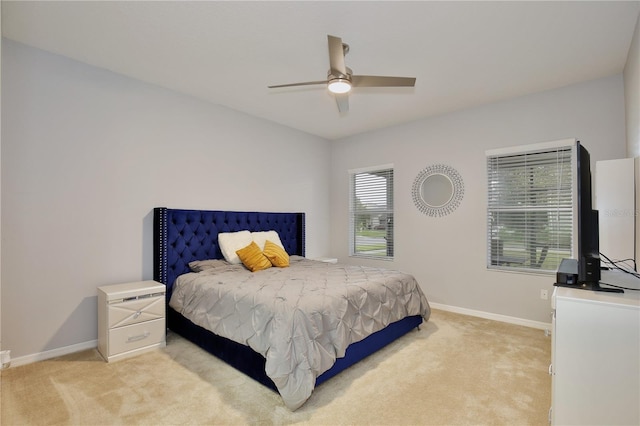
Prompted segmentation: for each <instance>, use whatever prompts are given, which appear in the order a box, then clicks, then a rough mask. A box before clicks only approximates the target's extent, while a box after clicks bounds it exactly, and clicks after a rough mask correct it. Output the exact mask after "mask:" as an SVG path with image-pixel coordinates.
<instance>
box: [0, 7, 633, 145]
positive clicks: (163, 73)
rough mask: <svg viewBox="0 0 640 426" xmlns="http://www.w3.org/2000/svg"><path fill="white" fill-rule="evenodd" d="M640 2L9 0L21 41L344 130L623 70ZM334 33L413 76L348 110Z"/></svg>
mask: <svg viewBox="0 0 640 426" xmlns="http://www.w3.org/2000/svg"><path fill="white" fill-rule="evenodd" d="M639 13H640V1H633V2H615V1H605V2H587V1H585V2H582V1H570V2H545V1H540V2H537V1H536V2H484V1H471V2H455V1H454V2H419V1H411V2H394V1H387V2H383V1H374V2H368V1H354V2H343V1H339V2H329V1H318V2H312V1H296V2H270V1H261V2H239V1H217V2H214V1H162V2H148V1H135V2H134V1H115V2H102V1H88V2H73V1H61V2H57V1H45V2H35V1H19V2H11V1H5V0H3V1H2V34H3V36H4V37H7V38H9V39H12V40H16V41H19V42H22V43H25V44H27V45H31V46H34V47H37V48H40V49H44V50H47V51H51V52H54V53H58V54H60V55H64V56H68V57H70V58H73V59H75V60H78V61H81V62H85V63H87V64H91V65H94V66H97V67H101V68H106V69H108V70H111V71H114V72H117V73H121V74H124V75H127V76H130V77H133V78H136V79H140V80H143V81H147V82H150V83H153V84H157V85H160V86H163V87H166V88H168V89H171V90H175V91H177V92H181V93H185V94H188V95H192V96H195V97H197V98H200V99H203V100H206V101H210V102H212V103H214V104H218V105H223V106H225V107H229V108H232V109H234V110H237V111H242V112H245V113H247V114H251V115H253V116H257V117H261V118H264V119H266V120H270V121H273V122H276V123H280V124H283V125H285V126H288V127H292V128H295V129H299V130H302V131H304V132H307V133H310V134H314V135H318V136H321V137H323V138H326V139H331V140H333V139H339V138H344V137H347V136H350V135H354V134H358V133H362V132H367V131H371V130H374V129H377V128H381V127H387V126H392V125H395V124H399V123H404V122H408V121H412V120H417V119H420V118H424V117H429V116H434V115H439V114H443V113H447V112H451V111H456V110H461V109H464V108H469V107H473V106H477V105H481V104H486V103H491V102H496V101H500V100H504V99H509V98H513V97H517V96H522V95H526V94H530V93H535V92H540V91H544V90H549V89H554V88H558V87H562V86H566V85H569V84H573V83H577V82H581V81H587V80H592V79H596V78H600V77H603V76H608V75H613V74H618V73H621V72H622V70H623V68H624V65H625V61H626V58H627V54H628V50H629V46H630V44H631V40H632V37H633V31H634V28H635V24H636V21H637V19H638V14H639ZM327 34H331V35H335V36H338V37H342V39H343V42H345V43H348V44H349V45H350V52H349V54H348V55H347V57H346V64H347V66H349V67H350V68H352V69H353V71H354V74H369V75H398V76H407V77H416V78H417V81H416V86H415V88H354V89H353V91H352V93H351V95H350V99H349V102H350V111H349V112H348V113H339V112H338V109H337V107H336V104H335V101H334V99H333V97H332V95H330V94H329V92H328V91H327V89H326V87H324V86H306V87H298V88H287V89H267V86H268V85H274V84H283V83H294V82H300V81H308V80H323V79H325V78H326V73H327V70H328V68H329V58H328V48H327Z"/></svg>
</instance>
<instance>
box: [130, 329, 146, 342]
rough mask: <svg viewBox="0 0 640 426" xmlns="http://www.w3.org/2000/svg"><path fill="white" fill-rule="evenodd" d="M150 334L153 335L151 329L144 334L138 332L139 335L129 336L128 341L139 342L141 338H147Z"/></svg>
mask: <svg viewBox="0 0 640 426" xmlns="http://www.w3.org/2000/svg"><path fill="white" fill-rule="evenodd" d="M150 335H151V332H150V331H145V332H144V333H142V334H138V335H137V336H129V337H128V338H127V343H131V342H137V341H139V340H142V339H146V338H147V337H149V336H150Z"/></svg>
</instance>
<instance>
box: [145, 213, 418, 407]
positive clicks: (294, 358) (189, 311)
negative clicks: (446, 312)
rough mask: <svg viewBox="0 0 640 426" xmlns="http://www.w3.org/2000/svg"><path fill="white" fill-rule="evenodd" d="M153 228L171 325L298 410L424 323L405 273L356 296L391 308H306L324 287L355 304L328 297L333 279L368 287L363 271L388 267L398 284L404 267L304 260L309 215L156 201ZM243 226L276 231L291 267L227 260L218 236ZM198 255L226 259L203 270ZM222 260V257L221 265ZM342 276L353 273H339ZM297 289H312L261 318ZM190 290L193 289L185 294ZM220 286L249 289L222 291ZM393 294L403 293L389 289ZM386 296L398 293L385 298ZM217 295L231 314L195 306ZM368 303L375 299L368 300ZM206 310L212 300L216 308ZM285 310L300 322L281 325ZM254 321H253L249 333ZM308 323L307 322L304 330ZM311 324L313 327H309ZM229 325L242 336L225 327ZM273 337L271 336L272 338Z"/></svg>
mask: <svg viewBox="0 0 640 426" xmlns="http://www.w3.org/2000/svg"><path fill="white" fill-rule="evenodd" d="M153 228H154V233H153V234H154V239H153V243H154V244H153V245H154V249H153V251H154V279H155V280H156V281H159V282H161V283H163V284H165V285H166V286H167V292H166V294H167V326H168V328H169V329H171V330H172V331H173V332H175V333H178V334H180V335H181V336H183V337H185V338H187V339H188V340H190V341H192V342H194V343H195V344H197V345H198V346H200V347H202V348H203V349H205V350H207V351H208V352H210V353H212V354H213V355H215V356H217V357H218V358H220V359H222V360H223V361H225V362H226V363H228V364H230V365H231V366H233V367H235V368H236V369H238V370H240V371H242V372H243V373H245V374H247V375H249V376H250V377H252V378H253V379H255V380H257V381H258V382H260V383H262V384H263V385H265V386H267V387H269V388H271V389H274V390H276V391H277V392H279V393H280V395H281V396H282V398H283V401H284V403H285V405H286V406H287V407H288V408H290V409H292V410H295V409H297V408H298V407H300V406H301V405H302V404H304V402H305V401H306V399H308V397H309V396H310V395H311V392H312V390H313V388H314V387H315V386H317V385H319V384H321V383H322V382H324V381H326V380H327V379H329V378H331V377H333V376H335V375H336V374H337V373H339V372H340V371H342V370H344V369H346V368H348V367H349V366H351V365H353V364H355V363H356V362H358V361H359V360H361V359H363V358H365V357H366V356H368V355H370V354H371V353H373V352H376V351H377V350H379V349H381V348H382V347H384V346H386V345H387V344H388V343H390V342H392V341H393V340H395V339H397V338H399V337H401V336H403V335H404V334H406V333H408V332H409V331H411V330H413V329H415V328H417V327H418V326H419V325H420V324H421V323H422V321H423V320H426V319H428V317H429V314H430V308H429V305H428V302H427V300H426V298H425V297H424V295H423V294H422V292H421V290H420V288H419V286H418V285H417V283H415V279H413V277H412V276H410V275H406V274H402V276H401V277H400V278H399V280H400V281H401V283H398V284H397V285H396V284H393V285H396V286H397V288H396V287H393V286H392V285H391V284H390V285H386V284H385V285H384V286H382V289H381V290H375V291H374V293H375V292H377V293H375V294H374V293H371V290H366V291H367V292H369V293H371V294H374V297H371V296H370V295H367V296H364V297H363V296H356V297H359V298H360V299H359V300H363V301H364V300H365V299H369V300H374V301H375V302H376V304H377V306H378V311H381V312H384V314H381V315H378V314H375V315H374V314H371V313H365V312H364V311H363V312H362V313H361V312H360V311H354V312H351V313H349V312H343V314H346V315H348V319H345V318H338V319H334V316H336V315H337V314H336V315H333V314H332V315H331V316H327V315H325V314H324V312H325V311H326V310H327V309H325V308H324V307H320V308H318V307H313V308H309V309H310V310H312V311H313V312H312V313H308V314H305V313H304V311H305V309H306V308H304V309H303V308H302V306H303V305H309V306H311V302H309V303H307V302H306V301H310V300H315V299H317V297H316V295H318V294H320V293H322V294H324V296H323V299H324V300H329V299H332V300H333V299H335V300H337V301H338V303H340V304H341V305H340V306H348V307H349V309H351V306H352V305H354V304H356V305H357V304H358V302H353V301H349V303H347V302H344V301H343V300H342V298H343V296H338V297H336V296H331V295H330V293H329V292H330V291H334V290H333V289H334V288H335V286H334V285H333V284H331V282H333V281H336V280H341V279H344V280H350V281H351V282H352V283H351V284H349V288H350V289H352V288H354V287H361V285H360V284H358V285H357V286H354V285H353V281H354V280H355V281H357V282H358V283H360V282H362V281H361V280H362V277H363V276H369V274H374V273H376V274H377V273H381V274H383V275H384V278H382V279H383V280H384V281H389V282H390V283H391V282H392V280H396V275H397V274H401V273H400V272H397V271H391V270H384V269H377V268H362V267H351V266H346V265H332V264H329V263H325V262H319V261H312V260H309V259H307V258H305V257H304V256H305V215H304V213H268V212H235V211H217V210H216V211H213V210H183V209H169V208H165V207H158V208H155V209H154V219H153ZM239 231H242V232H245V231H249V233H251V234H252V235H258V234H261V233H266V232H267V231H268V232H270V233H273V232H275V233H276V235H277V237H279V239H280V241H278V244H279V245H280V246H281V247H282V248H283V249H284V251H286V253H287V254H288V255H289V256H290V263H289V264H288V265H287V266H288V267H281V268H278V267H273V268H269V269H266V270H263V271H259V272H255V273H252V272H250V271H249V270H247V269H246V268H245V267H244V266H243V265H228V264H226V262H224V261H222V259H224V255H223V253H222V250H221V247H220V243H219V238H218V236H219V234H222V236H225V235H231V234H233V233H240V232H239ZM269 235H271V234H269ZM221 240H222V238H221ZM268 244H269V243H268ZM265 252H266V251H265ZM194 261H208V262H211V263H215V264H216V268H217V267H218V266H220V265H222V267H221V268H220V269H215V270H212V269H205V270H204V271H203V272H200V273H196V272H193V271H192V268H191V267H190V266H189V264H190V263H191V264H192V267H193V262H194ZM216 262H220V265H218V264H217V263H216ZM204 263H206V262H204ZM376 271H379V272H376ZM317 274H322V277H321V278H316V277H317ZM343 275H346V276H348V277H347V278H341V276H343ZM274 277H275V278H274ZM354 277H355V278H354ZM259 279H264V280H265V282H264V283H263V282H262V281H258V280H259ZM234 280H238V281H234ZM269 280H272V281H274V282H277V283H279V284H278V286H277V288H276V289H272V287H271V284H270V283H269V282H268V281H269ZM283 283H285V284H286V285H284V284H283ZM300 283H302V284H300ZM367 285H368V284H367ZM251 286H254V288H257V289H259V290H260V291H259V292H254V293H250V291H253V290H251V288H252V287H251ZM298 287H304V288H306V289H308V292H309V294H310V295H311V296H305V297H306V298H305V297H302V296H300V297H298V296H296V297H298V299H296V300H298V301H297V302H295V303H297V304H299V305H296V306H294V307H292V308H291V307H286V308H282V312H285V313H282V312H279V313H271V312H269V313H267V314H266V315H269V317H266V316H264V315H265V314H264V306H265V305H274V306H280V304H281V300H284V299H295V297H292V293H291V292H292V291H293V292H296V294H297V292H298V290H297V289H298ZM362 287H364V285H362ZM189 289H192V290H193V292H192V293H188V291H189ZM222 289H224V291H236V292H245V293H243V294H242V295H238V294H239V293H238V294H234V293H232V294H231V295H227V294H226V293H225V294H224V295H223V293H221V292H222ZM204 291H210V292H213V293H211V294H209V295H207V296H205V295H203V294H201V293H203V292H204ZM305 291H307V290H305ZM349 291H351V290H349ZM287 292H288V293H287ZM174 293H175V296H174ZM390 293H397V295H395V296H387V294H390ZM398 295H399V296H398ZM262 297H268V298H269V299H268V300H269V302H265V301H264V299H263V300H262V301H261V299H260V298H262ZM349 297H351V296H349ZM386 297H398V299H397V300H396V299H390V300H389V301H387V300H386V299H384V300H383V298H386ZM214 298H215V299H216V302H215V304H216V305H219V306H227V308H224V309H223V310H224V313H215V314H211V313H207V312H204V313H203V312H200V311H196V308H198V309H199V307H198V306H200V305H203V304H204V305H212V304H214V303H213V302H211V303H210V302H209V301H210V300H213V299H214ZM344 298H346V296H344ZM249 299H251V300H254V299H255V300H254V302H255V301H257V306H249V304H248V303H245V302H244V301H245V300H249ZM225 300H230V301H232V303H233V304H234V307H233V309H232V308H229V305H228V304H227V305H224V304H223V302H224V301H225ZM300 301H305V303H302V302H300ZM313 303H314V304H315V303H316V302H315V301H314V302H313ZM322 303H325V302H322ZM362 304H363V305H365V304H369V305H372V303H369V302H367V303H364V302H363V303H362ZM314 306H315V305H314ZM208 309H209V310H211V309H213V308H212V307H210V306H209V307H208ZM356 309H360V307H356ZM372 309H375V308H372ZM343 310H344V309H343ZM245 311H246V312H245ZM238 312H240V313H238ZM242 312H244V314H243V313H242ZM390 312H391V313H390ZM236 314H238V315H240V314H242V315H245V314H246V315H249V317H250V319H249V320H247V321H248V323H249V325H242V324H241V323H240V322H239V321H240V320H238V318H236V317H235V316H234V315H236ZM341 315H342V314H341ZM360 315H361V316H362V317H360ZM285 316H286V317H287V321H289V320H290V319H291V318H293V319H291V320H292V321H294V320H295V321H297V323H296V324H297V325H286V326H282V325H280V324H282V323H283V321H284V320H283V318H284V317H285ZM378 316H379V317H380V318H378ZM222 317H225V321H231V322H230V323H229V324H235V325H233V326H232V325H219V324H222V323H221V318H222ZM356 317H357V323H356V320H355V319H353V320H352V318H356ZM382 317H384V318H382ZM233 321H235V323H233ZM346 322H349V323H348V324H346ZM329 323H331V324H329ZM300 324H304V326H302V325H300ZM308 324H311V325H310V326H309V325H308ZM267 325H268V327H267ZM247 327H253V329H252V330H248V331H247ZM287 327H289V328H291V329H294V328H295V329H296V331H295V333H294V332H291V333H292V335H293V336H294V337H287V336H285V335H283V334H282V333H283V330H286V329H287ZM301 328H305V330H302V331H300V332H298V331H297V330H298V329H301ZM307 328H308V329H310V330H311V331H307V330H306V329H307ZM322 328H326V330H325V331H323V330H320V329H322ZM229 330H231V331H229ZM227 332H230V333H237V334H238V335H234V334H230V335H227V334H226V333H227ZM328 336H329V337H328ZM336 336H338V337H336ZM268 339H271V340H272V341H273V342H271V341H267V340H268ZM346 339H348V340H349V341H348V342H347V343H345V342H344V340H346ZM336 342H339V343H336ZM282 345H288V346H285V347H283V346H282ZM300 345H301V346H300ZM341 345H342V346H344V347H342V346H341ZM309 348H310V349H309ZM316 348H318V349H316ZM316 351H319V353H316ZM278 354H279V355H278ZM276 357H278V359H277V360H275V359H276ZM274 360H275V361H274ZM283 364H286V365H284V366H283Z"/></svg>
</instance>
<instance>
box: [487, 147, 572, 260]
mask: <svg viewBox="0 0 640 426" xmlns="http://www.w3.org/2000/svg"><path fill="white" fill-rule="evenodd" d="M574 150H575V144H573V145H568V146H559V147H557V148H551V149H549V148H546V149H544V150H540V151H531V152H520V153H511V154H501V155H488V156H487V177H488V182H487V185H488V203H487V252H488V256H487V266H488V267H489V268H494V269H521V270H534V271H555V270H556V269H557V267H558V265H559V264H560V261H561V260H562V259H563V258H569V257H571V253H572V249H573V247H572V244H573V229H574V224H573V220H574V219H573V218H574V215H573V209H574V201H573V194H574V188H573V186H574V185H575V179H574V178H573V175H574V171H573V167H572V158H573V152H574Z"/></svg>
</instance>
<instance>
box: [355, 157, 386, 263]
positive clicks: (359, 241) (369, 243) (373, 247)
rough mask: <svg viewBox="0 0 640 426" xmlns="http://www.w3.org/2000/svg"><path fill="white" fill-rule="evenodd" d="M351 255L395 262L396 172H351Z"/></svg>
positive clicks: (377, 170) (374, 170) (373, 170)
mask: <svg viewBox="0 0 640 426" xmlns="http://www.w3.org/2000/svg"><path fill="white" fill-rule="evenodd" d="M350 180H351V195H350V225H351V226H350V227H351V232H350V247H351V249H350V254H351V255H352V256H360V257H372V258H379V259H391V258H393V227H394V221H393V168H391V167H388V168H387V167H385V168H381V169H371V170H365V171H350Z"/></svg>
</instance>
